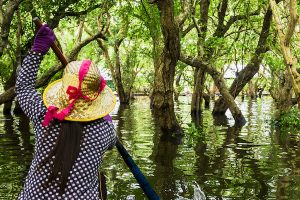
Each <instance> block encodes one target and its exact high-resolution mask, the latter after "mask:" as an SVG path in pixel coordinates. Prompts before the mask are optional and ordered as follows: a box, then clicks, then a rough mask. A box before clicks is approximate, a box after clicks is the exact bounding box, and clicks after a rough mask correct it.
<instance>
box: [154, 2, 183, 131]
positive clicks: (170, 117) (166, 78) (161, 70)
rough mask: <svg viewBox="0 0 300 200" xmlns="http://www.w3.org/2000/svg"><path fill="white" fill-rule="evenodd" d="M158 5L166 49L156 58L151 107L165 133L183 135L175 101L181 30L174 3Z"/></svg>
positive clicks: (159, 3) (160, 3)
mask: <svg viewBox="0 0 300 200" xmlns="http://www.w3.org/2000/svg"><path fill="white" fill-rule="evenodd" d="M156 3H157V6H158V9H159V11H160V23H161V29H162V33H163V37H164V47H163V51H162V53H161V54H160V55H159V56H157V57H155V58H154V68H155V74H154V88H153V93H152V106H151V107H152V110H153V113H154V116H155V117H156V119H158V122H159V125H160V127H161V129H162V130H163V131H165V132H170V133H172V132H176V133H180V134H181V133H182V130H181V128H180V126H179V124H178V122H177V119H176V116H175V112H174V100H173V93H174V88H173V83H174V76H175V67H176V64H177V61H178V59H179V53H180V40H179V28H178V26H177V24H176V23H175V18H174V2H173V1H172V0H160V1H158V2H156ZM156 48H158V47H156ZM154 49H155V48H154Z"/></svg>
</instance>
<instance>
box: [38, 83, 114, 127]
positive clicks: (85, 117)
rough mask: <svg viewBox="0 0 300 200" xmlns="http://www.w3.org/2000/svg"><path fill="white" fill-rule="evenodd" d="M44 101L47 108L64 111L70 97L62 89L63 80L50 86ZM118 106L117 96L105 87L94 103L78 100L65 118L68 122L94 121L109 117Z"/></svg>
mask: <svg viewBox="0 0 300 200" xmlns="http://www.w3.org/2000/svg"><path fill="white" fill-rule="evenodd" d="M43 101H44V104H45V106H46V107H47V108H48V107H49V106H56V107H58V108H59V110H62V109H64V108H65V107H66V106H67V105H68V104H69V100H68V96H67V94H66V92H65V91H63V89H62V79H59V80H57V81H54V82H53V83H51V84H49V85H48V86H47V87H46V89H45V91H44V93H43ZM115 105H116V96H115V95H114V93H113V92H112V90H111V89H110V88H109V87H108V86H105V88H104V89H103V90H102V91H101V93H100V94H99V96H98V97H97V98H96V99H95V100H93V101H86V100H84V99H78V100H76V102H75V104H74V107H73V108H72V110H71V112H70V113H69V115H68V116H67V117H66V118H65V120H68V121H81V122H85V121H93V120H96V119H99V118H102V117H104V116H106V115H108V114H109V113H110V112H111V111H112V110H113V109H114V107H115Z"/></svg>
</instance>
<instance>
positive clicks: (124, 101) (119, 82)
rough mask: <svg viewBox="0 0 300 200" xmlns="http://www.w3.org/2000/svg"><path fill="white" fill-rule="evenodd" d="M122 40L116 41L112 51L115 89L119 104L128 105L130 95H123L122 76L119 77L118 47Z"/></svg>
mask: <svg viewBox="0 0 300 200" xmlns="http://www.w3.org/2000/svg"><path fill="white" fill-rule="evenodd" d="M122 41H123V40H119V41H116V43H115V45H114V51H115V57H116V58H115V59H116V64H115V83H116V87H117V92H118V95H119V100H120V103H121V104H129V101H130V94H127V93H125V89H124V86H123V83H122V76H121V61H120V52H119V47H120V45H121V43H122Z"/></svg>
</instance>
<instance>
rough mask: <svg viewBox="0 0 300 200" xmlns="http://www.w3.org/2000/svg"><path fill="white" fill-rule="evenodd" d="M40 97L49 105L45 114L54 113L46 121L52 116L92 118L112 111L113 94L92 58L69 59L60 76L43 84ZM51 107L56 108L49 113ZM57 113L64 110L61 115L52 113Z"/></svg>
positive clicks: (76, 118) (113, 104)
mask: <svg viewBox="0 0 300 200" xmlns="http://www.w3.org/2000/svg"><path fill="white" fill-rule="evenodd" d="M80 79H81V80H80ZM43 101H44V103H45V105H46V107H47V108H48V111H47V113H46V116H47V115H53V116H51V118H50V120H49V121H51V119H52V118H58V119H60V120H69V121H92V120H95V119H98V118H101V117H104V116H106V115H107V114H108V113H109V112H111V111H112V110H113V108H114V106H115V104H116V97H115V95H114V94H113V92H112V90H111V89H110V88H109V87H108V86H107V85H106V82H105V80H104V79H103V78H102V76H101V75H100V72H99V69H98V68H97V67H96V66H95V65H93V64H92V63H91V61H89V60H84V61H73V62H70V63H69V64H68V65H67V66H66V68H65V70H64V74H63V77H62V79H59V80H57V81H55V82H53V83H51V84H50V85H48V86H47V87H46V89H45V91H44V93H43ZM51 108H55V114H49V113H50V112H51ZM57 114H58V115H62V114H63V117H62V116H60V117H55V115H57ZM46 116H45V119H46ZM44 121H45V120H44Z"/></svg>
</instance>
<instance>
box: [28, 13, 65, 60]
mask: <svg viewBox="0 0 300 200" xmlns="http://www.w3.org/2000/svg"><path fill="white" fill-rule="evenodd" d="M32 21H33V22H34V23H35V25H36V26H37V28H40V27H41V26H43V23H42V22H41V20H40V19H39V18H38V17H35V18H33V20H32ZM51 48H52V50H53V51H54V53H55V55H56V56H57V58H58V59H59V60H60V62H61V63H62V64H63V66H67V64H68V61H67V59H66V57H65V56H64V54H63V53H62V52H61V50H60V49H59V48H58V46H57V45H56V43H55V42H53V43H52V45H51Z"/></svg>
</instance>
